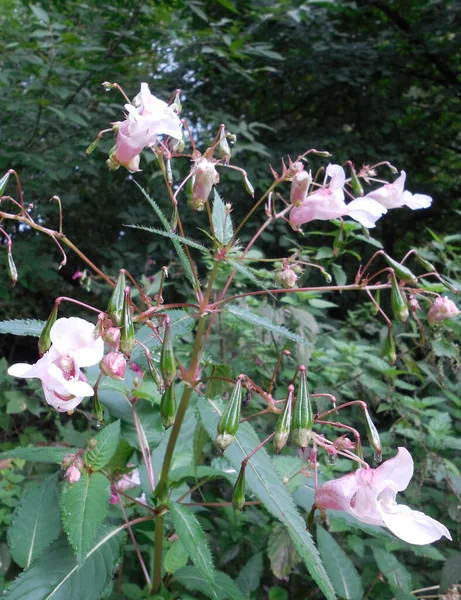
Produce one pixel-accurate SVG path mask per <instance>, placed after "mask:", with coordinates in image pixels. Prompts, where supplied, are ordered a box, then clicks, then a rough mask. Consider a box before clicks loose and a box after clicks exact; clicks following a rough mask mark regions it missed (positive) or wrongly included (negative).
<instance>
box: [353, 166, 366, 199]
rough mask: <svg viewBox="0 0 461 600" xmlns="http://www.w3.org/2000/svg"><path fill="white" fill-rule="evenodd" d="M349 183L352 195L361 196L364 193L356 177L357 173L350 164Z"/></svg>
mask: <svg viewBox="0 0 461 600" xmlns="http://www.w3.org/2000/svg"><path fill="white" fill-rule="evenodd" d="M351 171H352V173H351V185H352V191H353V193H354V196H355V197H356V198H357V197H359V198H361V197H362V196H363V195H364V191H363V187H362V184H361V183H360V179H359V178H358V177H357V173H356V172H355V169H354V167H352V166H351Z"/></svg>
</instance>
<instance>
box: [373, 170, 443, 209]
mask: <svg viewBox="0 0 461 600" xmlns="http://www.w3.org/2000/svg"><path fill="white" fill-rule="evenodd" d="M406 177H407V174H406V173H405V171H401V173H400V176H399V177H398V178H397V179H396V180H395V181H394V182H393V183H386V185H383V186H382V187H380V188H378V189H377V190H374V191H373V192H370V193H369V194H367V195H366V196H365V197H364V200H365V199H369V200H375V201H376V202H379V203H380V204H381V205H382V206H384V207H385V208H400V207H401V206H408V208H411V209H412V210H418V209H420V208H428V207H429V206H430V205H431V203H432V198H431V197H430V196H426V195H425V194H412V193H411V192H409V191H405V189H404V188H405V179H406Z"/></svg>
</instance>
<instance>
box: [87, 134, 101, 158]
mask: <svg viewBox="0 0 461 600" xmlns="http://www.w3.org/2000/svg"><path fill="white" fill-rule="evenodd" d="M100 140H101V137H100V136H99V135H98V137H97V138H96V139H95V140H93V141H92V142H91V144H90V145H89V146H88V148H87V149H86V150H85V154H86V155H87V156H88V154H91V153H92V152H93V151H94V150H95V149H96V146H97V145H98V144H99V141H100Z"/></svg>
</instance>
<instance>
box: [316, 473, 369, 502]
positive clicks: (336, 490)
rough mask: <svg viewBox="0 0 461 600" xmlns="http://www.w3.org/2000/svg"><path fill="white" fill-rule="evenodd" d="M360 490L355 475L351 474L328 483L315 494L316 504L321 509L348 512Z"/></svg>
mask: <svg viewBox="0 0 461 600" xmlns="http://www.w3.org/2000/svg"><path fill="white" fill-rule="evenodd" d="M359 488H360V483H359V482H358V481H357V478H356V476H355V473H349V474H348V475H344V477H340V478H339V479H333V480H332V481H327V482H326V483H324V484H323V485H321V486H320V487H319V488H317V490H316V492H315V497H314V502H315V504H316V505H317V506H318V507H319V508H331V509H332V510H344V511H348V509H349V508H350V501H351V498H352V497H353V495H354V494H355V493H356V492H357V490H358V489H359Z"/></svg>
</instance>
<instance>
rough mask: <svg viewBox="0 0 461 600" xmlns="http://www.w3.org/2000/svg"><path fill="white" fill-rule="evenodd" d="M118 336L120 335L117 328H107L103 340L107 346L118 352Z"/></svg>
mask: <svg viewBox="0 0 461 600" xmlns="http://www.w3.org/2000/svg"><path fill="white" fill-rule="evenodd" d="M120 336H121V334H120V329H119V327H109V329H108V330H107V331H106V332H105V333H104V335H103V338H104V341H105V342H106V344H107V345H108V346H110V347H111V348H115V350H118V349H119V346H120Z"/></svg>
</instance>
